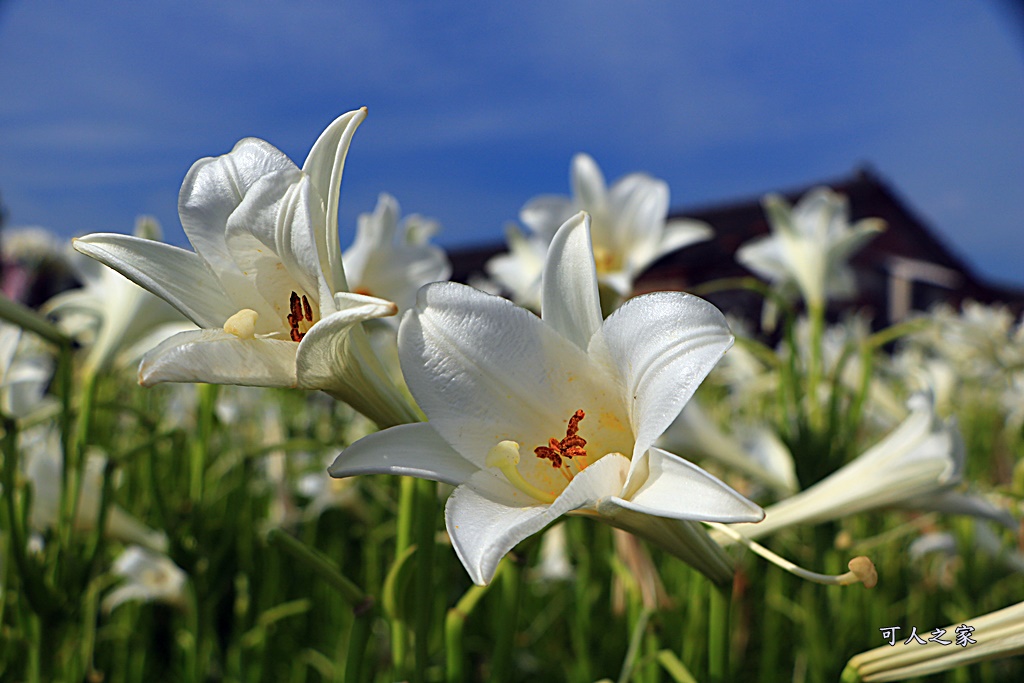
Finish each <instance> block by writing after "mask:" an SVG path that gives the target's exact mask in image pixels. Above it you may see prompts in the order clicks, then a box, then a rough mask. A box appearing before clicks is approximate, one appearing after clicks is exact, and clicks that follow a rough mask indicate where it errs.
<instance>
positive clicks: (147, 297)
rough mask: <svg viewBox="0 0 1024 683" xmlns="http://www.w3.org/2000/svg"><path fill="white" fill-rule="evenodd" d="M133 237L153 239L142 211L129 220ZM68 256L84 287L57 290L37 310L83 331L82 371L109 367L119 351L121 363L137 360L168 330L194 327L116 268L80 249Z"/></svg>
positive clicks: (151, 224) (156, 229) (153, 229)
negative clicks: (85, 352)
mask: <svg viewBox="0 0 1024 683" xmlns="http://www.w3.org/2000/svg"><path fill="white" fill-rule="evenodd" d="M135 236H136V237H138V238H140V239H150V240H159V239H160V238H161V230H160V225H159V224H158V223H157V222H156V221H155V220H154V219H152V218H149V217H145V216H142V217H140V218H139V219H138V220H137V221H136V223H135ZM73 255H74V256H76V257H77V259H75V260H72V262H71V263H72V266H73V267H74V268H75V272H76V274H77V275H78V277H79V279H80V280H81V281H82V283H83V284H84V286H83V287H81V288H79V289H73V290H69V291H67V292H62V293H61V294H58V295H57V296H55V297H54V298H52V299H50V300H49V301H48V302H47V303H46V304H45V305H44V306H43V311H44V312H46V313H49V314H51V315H53V316H55V317H56V318H57V320H58V322H59V323H60V324H61V326H62V327H64V329H65V330H67V331H68V332H69V333H71V334H74V336H75V337H77V338H79V339H80V340H82V339H83V337H85V335H86V333H89V335H90V339H89V340H88V342H87V343H88V345H89V354H88V357H87V358H86V361H85V368H86V371H87V372H89V373H95V372H98V371H102V370H105V369H107V368H109V367H110V364H111V363H112V362H113V361H114V360H115V358H116V357H117V356H119V355H123V356H124V358H125V362H131V361H137V360H138V358H139V357H140V356H141V355H142V353H144V352H145V351H148V350H149V349H151V348H153V347H154V346H156V345H157V344H159V343H160V342H162V341H163V340H165V339H167V338H168V337H170V336H171V335H173V334H176V333H178V332H182V331H185V330H190V329H194V328H195V326H194V325H192V324H191V323H189V322H188V320H186V319H185V317H184V316H183V315H182V314H181V313H179V312H178V311H177V310H175V309H174V308H173V307H172V306H171V305H170V304H168V303H167V302H165V301H163V300H161V299H160V298H158V297H157V296H155V295H153V294H151V293H149V292H147V291H146V290H144V289H143V288H141V287H139V286H138V285H137V284H135V283H134V282H132V281H131V280H128V279H127V278H125V277H124V276H123V275H121V274H120V273H118V272H117V271H114V270H111V269H110V268H105V267H103V266H102V265H101V264H100V263H98V262H96V261H94V260H93V259H90V258H86V257H85V256H82V255H81V254H73ZM78 328H84V329H78Z"/></svg>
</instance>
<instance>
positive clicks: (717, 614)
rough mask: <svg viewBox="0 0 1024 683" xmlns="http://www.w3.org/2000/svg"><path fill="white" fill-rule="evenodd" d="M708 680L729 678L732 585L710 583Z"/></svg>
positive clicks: (719, 680) (714, 682)
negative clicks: (722, 585)
mask: <svg viewBox="0 0 1024 683" xmlns="http://www.w3.org/2000/svg"><path fill="white" fill-rule="evenodd" d="M708 585H709V586H710V587H711V592H710V593H709V594H708V680H710V681H713V683H722V681H727V680H729V675H728V672H729V603H730V598H731V593H732V587H731V586H725V587H719V586H715V585H714V584H711V583H709V584H708Z"/></svg>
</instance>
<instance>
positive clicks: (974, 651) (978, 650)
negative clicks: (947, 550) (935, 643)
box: [843, 602, 1024, 683]
mask: <svg viewBox="0 0 1024 683" xmlns="http://www.w3.org/2000/svg"><path fill="white" fill-rule="evenodd" d="M939 630H941V631H942V633H944V634H945V637H946V638H947V639H948V640H949V641H950V644H951V647H940V648H933V647H917V646H914V645H912V646H910V647H899V646H895V647H894V646H890V645H889V644H885V645H882V646H881V647H877V648H875V649H874V650H868V651H867V652H862V653H860V654H859V655H855V656H854V657H852V658H851V659H850V661H849V662H848V663H847V665H846V671H844V672H843V680H844V681H864V683H875V682H876V681H877V682H881V681H903V680H907V679H911V678H914V679H916V678H921V677H924V676H930V675H931V674H936V673H940V672H942V671H949V670H950V669H955V668H957V667H961V666H967V665H968V664H973V663H975V662H983V661H986V660H989V659H998V658H1001V657H1011V656H1014V655H1019V654H1021V653H1024V602H1021V603H1017V604H1016V605H1011V606H1010V607H1006V608H1004V609H1001V610H997V611H995V612H990V613H989V614H985V615H982V616H976V617H971V618H969V619H966V620H965V621H962V622H958V623H954V624H950V625H948V626H946V628H944V629H939ZM922 632H923V631H922ZM933 633H934V631H933ZM965 636H966V637H965ZM954 641H955V642H954Z"/></svg>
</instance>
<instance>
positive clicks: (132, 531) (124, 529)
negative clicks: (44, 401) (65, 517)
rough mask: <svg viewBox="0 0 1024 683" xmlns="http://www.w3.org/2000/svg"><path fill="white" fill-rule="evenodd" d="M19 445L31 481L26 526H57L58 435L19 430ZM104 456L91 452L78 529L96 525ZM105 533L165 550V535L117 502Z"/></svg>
mask: <svg viewBox="0 0 1024 683" xmlns="http://www.w3.org/2000/svg"><path fill="white" fill-rule="evenodd" d="M20 437H21V438H22V439H23V441H22V443H21V444H20V446H21V448H22V451H23V452H24V453H25V455H26V457H27V462H26V463H25V476H26V478H27V479H28V481H30V482H32V507H31V509H30V510H29V525H30V526H31V527H32V528H33V529H34V530H36V531H45V530H47V529H53V528H56V527H57V525H58V523H59V515H60V512H59V511H60V497H61V481H62V479H63V477H62V472H63V464H62V462H61V457H60V434H59V432H58V431H57V429H56V428H54V427H51V426H43V427H39V428H37V429H35V430H32V431H31V432H22V434H21V435H20ZM105 469H106V459H105V458H103V457H102V456H100V455H96V454H91V455H89V456H88V460H87V461H86V465H85V474H84V476H83V478H82V482H81V488H80V490H79V498H78V508H77V511H76V514H75V520H74V526H75V529H77V530H79V531H91V530H93V529H95V528H96V524H97V522H98V521H99V518H100V505H101V503H102V498H103V478H104V476H105V472H104V470H105ZM103 531H104V533H105V534H106V535H107V536H108V537H110V538H116V539H118V540H121V541H125V542H129V543H138V544H140V545H144V546H146V547H148V548H152V549H153V550H157V551H159V552H164V551H165V550H167V535H166V534H165V533H164V532H162V531H157V530H154V529H151V528H149V527H148V526H146V525H145V524H143V523H142V522H141V521H139V520H138V519H136V518H135V517H133V516H132V515H131V514H130V513H129V512H128V511H126V510H124V509H123V508H122V507H120V506H119V505H111V506H110V508H109V509H108V510H107V516H106V524H105V526H104V528H103Z"/></svg>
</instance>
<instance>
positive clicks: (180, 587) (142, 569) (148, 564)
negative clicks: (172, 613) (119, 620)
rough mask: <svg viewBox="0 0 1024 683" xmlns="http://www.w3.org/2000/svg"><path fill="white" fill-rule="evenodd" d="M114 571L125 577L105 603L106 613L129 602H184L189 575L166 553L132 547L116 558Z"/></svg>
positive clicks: (178, 604)
mask: <svg viewBox="0 0 1024 683" xmlns="http://www.w3.org/2000/svg"><path fill="white" fill-rule="evenodd" d="M111 572H112V573H113V574H115V575H116V576H119V577H121V578H122V579H123V581H122V583H121V585H120V586H118V587H117V588H115V589H114V590H113V591H111V592H110V593H109V594H108V595H107V596H106V597H105V598H103V603H102V605H101V607H102V609H103V611H104V612H107V613H109V612H111V611H113V610H114V608H115V607H117V606H119V605H123V604H124V603H126V602H131V601H136V600H138V601H142V602H163V603H167V604H169V605H177V606H180V605H183V604H184V600H185V584H186V583H187V581H188V575H187V574H186V573H185V571H184V570H183V569H182V568H181V567H179V566H178V565H176V564H174V561H173V560H171V558H169V557H167V556H166V555H161V554H158V553H154V552H152V551H149V550H146V549H145V548H140V547H139V546H137V545H132V546H128V547H127V548H126V549H125V550H124V552H123V553H121V554H120V555H119V556H118V558H117V559H116V560H114V566H113V568H112V569H111Z"/></svg>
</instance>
